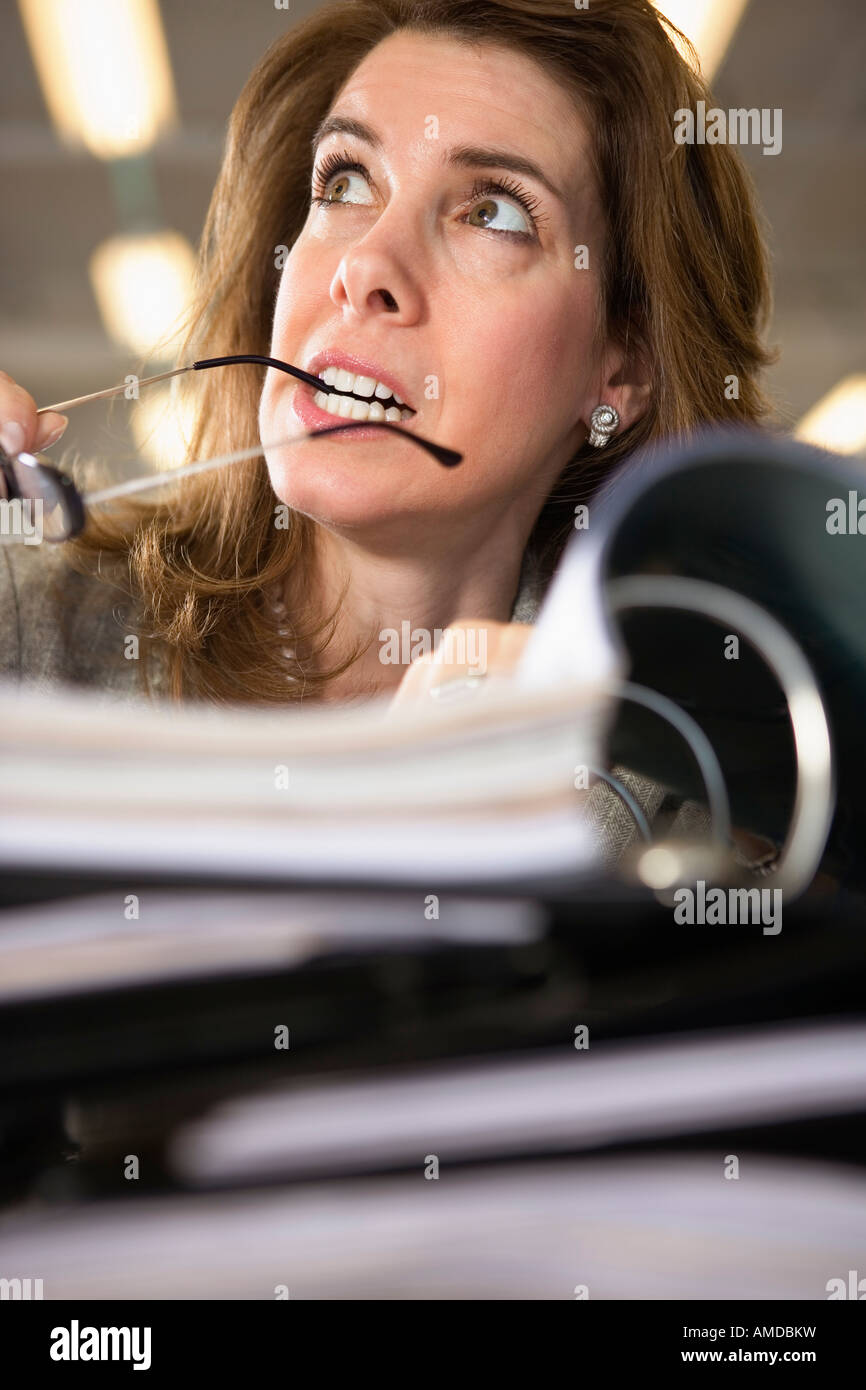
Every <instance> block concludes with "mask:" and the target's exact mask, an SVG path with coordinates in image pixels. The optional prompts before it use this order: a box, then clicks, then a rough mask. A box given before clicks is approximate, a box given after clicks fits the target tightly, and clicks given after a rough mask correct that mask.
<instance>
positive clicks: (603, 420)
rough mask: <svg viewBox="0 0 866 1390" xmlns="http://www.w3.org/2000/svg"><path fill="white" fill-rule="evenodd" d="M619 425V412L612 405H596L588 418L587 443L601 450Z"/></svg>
mask: <svg viewBox="0 0 866 1390" xmlns="http://www.w3.org/2000/svg"><path fill="white" fill-rule="evenodd" d="M618 425H619V411H618V410H615V409H614V407H613V406H612V405H597V406H596V407H595V410H594V411H593V412H592V414H591V415H590V417H589V442H590V444H591V445H592V446H593V448H594V449H603V448H604V446H605V444H606V443H607V441H608V440H609V439H610V437H611V435H612V434H613V433H614V432H615V430H616V428H617V426H618Z"/></svg>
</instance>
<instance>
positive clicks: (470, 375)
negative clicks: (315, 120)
mask: <svg viewBox="0 0 866 1390" xmlns="http://www.w3.org/2000/svg"><path fill="white" fill-rule="evenodd" d="M322 130H323V134H322V135H321V138H320V139H319V142H318V145H317V148H316V152H315V166H316V173H315V175H314V184H313V190H312V192H313V198H314V200H313V202H312V205H311V208H310V212H309V215H308V217H307V220H306V223H305V225H304V228H303V231H302V232H301V234H300V236H299V238H298V240H297V241H296V242H295V244H294V246H293V247H292V250H291V253H290V255H289V256H288V258H287V260H286V262H285V266H284V268H283V271H282V279H281V282H280V287H279V292H278V296H277V303H276V311H275V318H274V327H273V339H272V343H271V352H272V354H273V355H274V356H276V357H280V358H283V359H284V360H287V361H289V362H293V363H295V364H296V365H298V366H301V367H303V368H304V369H306V370H307V371H310V372H313V373H314V374H316V375H318V376H322V374H323V372H324V371H325V369H326V368H327V367H330V368H331V372H329V376H331V375H332V373H333V372H336V371H339V370H342V371H343V372H348V373H349V374H350V375H349V376H342V377H337V378H335V379H334V382H333V384H334V386H335V391H336V392H337V393H339V392H341V391H343V392H348V391H354V392H355V393H356V394H358V395H360V397H361V398H362V400H367V401H370V402H371V404H372V402H376V401H378V400H379V399H381V398H382V396H383V395H384V393H385V392H386V391H390V390H396V393H397V394H398V395H399V396H401V397H402V399H403V401H404V402H405V403H406V405H407V406H409V407H411V408H412V409H414V412H415V413H414V414H413V415H412V416H411V419H410V420H408V421H405V422H403V421H401V422H402V423H404V427H405V428H406V429H409V430H417V431H418V432H419V433H421V434H423V435H425V436H426V437H427V438H429V439H432V440H434V441H436V442H437V443H440V444H445V445H448V446H450V447H452V448H455V449H458V450H459V451H460V452H461V453H463V454H464V462H463V463H462V464H461V465H460V466H459V467H457V468H456V469H446V468H443V467H442V466H441V465H440V464H438V463H436V462H435V461H434V460H433V459H432V458H431V457H430V456H429V455H428V454H425V453H423V452H422V451H421V450H420V449H418V448H417V447H415V446H413V445H411V444H408V443H406V442H405V441H404V440H402V439H400V438H399V436H397V435H395V434H392V433H389V432H388V431H386V430H377V429H371V430H370V431H369V432H367V431H364V432H361V431H357V432H350V433H347V434H345V435H342V436H340V435H336V436H331V437H330V438H329V439H328V440H327V441H325V440H323V441H322V442H321V443H312V442H310V443H307V444H303V445H299V446H296V447H294V448H292V449H287V450H284V451H280V450H275V451H269V453H268V467H269V470H270V475H271V481H272V483H273V487H274V490H275V492H276V493H277V496H278V497H279V498H280V499H281V501H283V502H285V503H287V504H288V505H289V506H291V507H293V508H296V509H297V510H299V511H302V512H304V513H306V514H307V515H309V516H312V517H313V518H314V519H316V520H317V521H319V522H321V523H323V524H324V525H325V526H327V527H328V528H329V529H331V530H333V531H336V532H338V533H347V534H351V535H352V536H354V537H355V539H357V540H360V541H361V542H362V543H363V542H364V540H367V541H370V542H372V541H373V540H374V538H375V539H376V540H377V541H381V542H385V543H389V544H391V543H394V544H397V543H405V544H411V545H413V546H417V545H419V544H423V541H424V539H425V538H426V540H428V541H431V542H433V543H435V542H436V540H437V539H438V538H439V537H440V535H441V534H443V533H444V534H445V535H446V536H447V535H449V534H450V535H451V536H452V537H453V538H454V539H455V540H456V539H457V535H458V532H455V530H454V528H455V527H457V528H462V531H463V534H465V535H466V536H469V537H471V536H472V535H478V534H483V535H484V536H486V537H489V536H490V534H491V532H493V533H496V532H497V531H498V532H499V533H500V534H503V533H504V534H505V535H508V534H510V533H511V532H512V531H513V534H514V537H515V539H520V540H521V541H523V540H525V538H526V535H528V532H529V529H530V528H531V525H532V522H533V521H534V519H535V517H536V516H537V514H538V512H539V510H540V508H541V506H542V504H543V502H544V499H545V496H546V495H547V493H548V492H549V491H550V489H551V487H552V486H553V484H554V482H555V480H556V478H557V477H558V475H559V474H560V472H561V471H562V468H563V467H564V465H565V463H566V462H567V460H568V458H569V457H570V456H571V454H572V453H573V452H574V451H575V449H576V448H577V447H579V445H580V444H581V443H582V441H583V439H584V436H585V432H586V421H587V420H588V417H589V414H590V413H591V411H592V409H593V408H594V407H595V406H596V405H597V404H598V403H599V401H600V400H602V399H605V398H606V399H608V400H613V403H614V404H619V405H620V407H622V401H621V400H620V399H619V398H616V399H613V397H612V394H611V392H610V391H609V390H608V391H607V395H606V397H605V395H604V394H603V393H604V391H605V385H606V380H607V377H608V375H609V374H610V372H611V359H610V358H609V354H608V352H607V351H606V350H604V351H603V353H602V354H601V355H600V354H599V351H598V348H597V346H596V345H595V330H596V325H597V321H598V306H599V281H598V274H597V271H598V267H599V265H600V263H601V254H602V240H601V239H602V236H603V219H602V216H601V212H600V208H599V206H598V202H597V195H596V192H595V188H594V183H593V179H592V177H591V173H590V160H589V150H590V145H589V133H588V131H587V129H586V127H585V125H584V124H583V122H582V121H581V119H580V118H579V116H578V114H577V113H576V111H575V109H574V105H573V103H572V101H571V100H570V99H569V97H568V95H567V94H566V93H565V91H564V90H563V89H562V88H560V87H559V86H558V85H557V84H556V83H555V82H554V81H552V80H551V79H550V78H548V77H547V75H546V74H545V73H544V72H543V71H542V70H541V69H540V68H539V67H538V66H537V65H536V64H535V63H533V62H532V61H531V60H529V59H527V58H524V57H522V56H521V55H519V54H517V53H515V52H512V51H510V50H507V49H505V48H501V47H497V46H493V45H483V46H481V47H480V48H470V47H468V46H466V45H464V44H462V43H458V42H456V41H454V40H451V39H448V38H430V37H426V36H420V35H417V34H413V33H409V32H400V33H397V34H395V35H393V36H391V37H390V38H388V39H387V40H385V41H384V42H382V43H381V44H379V45H378V47H376V48H375V49H374V50H373V51H372V52H371V53H370V54H369V55H368V56H367V57H366V58H365V59H364V61H363V62H362V63H361V64H360V66H359V67H358V68H357V69H356V71H355V72H354V73H353V74H352V76H351V77H350V78H349V79H348V81H347V82H346V84H345V86H344V87H343V89H342V91H341V92H340V94H339V96H338V97H337V98H336V100H335V102H334V104H333V107H332V109H331V112H330V113H329V118H328V121H327V122H326V123H325V125H324V127H323V128H322ZM274 157H275V158H277V157H278V152H277V151H275V154H274ZM518 166H519V167H518ZM316 199H320V200H321V201H316ZM578 246H587V247H588V266H586V265H584V264H583V261H584V260H585V259H586V258H585V257H580V258H579V259H580V265H579V267H578V268H576V266H575V259H576V257H575V248H576V247H578ZM341 364H342V365H341ZM358 377H361V378H367V379H366V380H363V379H362V380H358V379H357V378H358ZM371 378H372V379H373V380H375V381H378V382H379V383H380V386H379V395H378V397H377V395H376V394H375V386H374V384H373V380H371ZM337 399H339V397H338V396H337ZM385 405H386V407H387V405H388V403H387V400H386V401H385ZM349 408H350V407H348V406H343V409H344V410H347V409H349ZM351 408H352V409H354V406H352V407H351ZM370 408H371V406H370V405H368V406H367V410H369V409H370ZM396 408H397V407H394V406H393V405H391V406H390V407H389V410H390V411H394V410H395V409H396ZM360 409H361V411H362V412H363V409H364V407H363V406H361V407H360ZM372 409H373V413H374V417H375V416H376V415H378V414H379V410H380V409H381V407H380V406H378V405H372ZM404 410H405V406H404V407H403V408H402V410H401V415H402V413H403V411H404ZM621 413H623V411H622V409H621ZM355 418H357V417H355ZM386 418H391V419H394V418H395V417H394V415H393V414H390V415H389V417H386ZM259 423H260V430H261V438H262V440H263V441H265V442H267V441H268V440H276V439H279V438H282V437H284V436H287V435H290V434H295V433H299V432H301V431H302V430H304V429H309V428H316V427H318V428H322V427H323V426H324V425H325V424H334V423H336V419H335V417H334V416H333V415H331V414H329V413H322V412H321V411H320V410H319V408H318V407H317V406H316V404H315V402H314V393H313V390H312V388H310V387H307V386H305V385H301V384H299V383H298V382H296V381H295V380H293V379H292V378H290V377H288V376H286V375H285V374H284V373H279V372H274V371H270V372H268V375H267V379H266V383H265V388H264V392H263V395H262V400H261V407H260V422H259ZM626 423H627V422H626Z"/></svg>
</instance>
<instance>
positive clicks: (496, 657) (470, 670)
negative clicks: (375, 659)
mask: <svg viewBox="0 0 866 1390" xmlns="http://www.w3.org/2000/svg"><path fill="white" fill-rule="evenodd" d="M531 632H532V627H531V626H530V625H529V624H528V623H492V622H486V621H484V620H480V621H474V622H459V623H452V624H451V626H450V627H447V628H446V629H445V631H444V632H443V634H442V639H441V641H440V642H439V645H438V646H437V648H436V650H435V651H432V652H430V653H428V655H426V656H419V657H417V658H416V659H415V661H413V662H412V664H411V666H410V667H409V669H408V670H407V672H406V674H405V676H404V677H403V679H402V680H401V682H400V684H399V686H398V687H397V693H396V695H395V696H394V699H393V700H392V702H391V707H392V708H393V707H394V705H400V706H404V705H407V704H410V703H412V702H413V701H420V702H423V703H426V704H430V705H432V704H433V703H434V697H433V696H431V691H433V690H441V691H442V694H441V697H440V698H442V699H443V700H444V699H445V698H447V696H448V695H449V694H450V693H451V690H452V689H453V690H454V693H455V694H457V693H459V694H461V695H462V694H463V693H464V690H462V689H459V688H458V686H457V684H456V682H458V681H462V680H468V684H467V685H466V687H465V693H466V694H467V695H470V694H471V693H472V691H471V681H472V678H473V677H475V678H478V677H480V678H481V680H482V682H484V681H487V680H489V679H491V678H492V677H496V676H507V675H510V674H511V672H512V671H513V670H514V668H515V666H516V665H517V662H518V661H519V660H520V657H521V655H522V653H523V649H524V647H525V646H526V643H527V640H528V638H529V636H530V633H531ZM452 681H453V682H455V684H454V686H453V687H452V686H451V685H450V682H452ZM446 686H447V687H448V688H447V689H446V688H445V687H446Z"/></svg>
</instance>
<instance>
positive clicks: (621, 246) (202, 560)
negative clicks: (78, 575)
mask: <svg viewBox="0 0 866 1390" xmlns="http://www.w3.org/2000/svg"><path fill="white" fill-rule="evenodd" d="M398 29H411V30H413V31H417V32H419V33H422V34H442V35H445V36H449V37H454V38H457V39H458V40H461V41H464V42H469V43H490V42H495V43H499V44H504V45H507V46H509V47H511V48H513V49H516V50H517V51H518V52H519V53H521V54H523V55H524V56H526V57H529V58H532V59H534V60H535V61H536V62H537V63H539V64H540V65H541V66H542V67H543V68H544V69H545V70H546V71H547V73H548V74H549V75H550V76H552V77H553V78H554V79H555V80H556V81H557V82H559V83H560V84H561V85H562V86H563V87H565V88H566V90H568V91H569V92H570V93H571V94H572V95H573V97H574V100H575V101H576V102H577V103H578V104H579V106H580V108H581V110H582V112H584V113H585V114H586V115H588V117H589V124H590V130H591V132H592V136H593V140H594V152H593V153H594V164H595V172H596V177H597V181H598V189H599V194H600V198H601V205H602V207H603V208H604V209H605V210H606V218H607V230H608V237H607V245H606V250H605V256H606V259H605V263H604V266H603V271H602V276H601V286H602V298H603V322H602V323H601V324H600V329H601V330H602V331H603V332H606V333H610V334H612V335H614V336H615V337H618V338H619V339H620V340H621V341H623V342H625V343H626V344H627V346H628V347H629V348H630V349H633V350H636V351H638V352H640V353H641V354H643V357H644V360H645V361H646V363H647V365H648V369H649V372H650V376H651V389H650V398H649V406H648V409H647V411H646V413H645V414H644V416H643V417H642V418H641V419H640V420H639V421H638V422H637V423H635V424H634V425H633V426H632V427H631V428H630V429H628V430H625V431H623V432H622V433H620V434H619V435H618V436H615V437H614V438H613V439H612V440H611V442H610V443H609V444H608V446H607V447H606V448H605V450H604V451H603V453H599V452H598V451H597V450H595V449H593V448H592V447H591V446H589V445H588V444H585V445H584V446H583V447H581V448H580V449H579V450H578V451H577V453H576V454H575V455H574V457H573V458H572V459H571V460H570V461H569V463H568V465H567V467H566V468H565V470H564V471H563V474H562V476H561V478H560V480H559V482H558V484H557V486H556V488H555V489H554V492H553V493H552V494H551V496H550V498H549V499H548V500H547V502H546V504H545V505H544V507H543V509H542V511H541V514H540V516H539V518H538V522H537V525H536V527H535V531H534V533H533V536H532V538H531V540H530V544H529V547H528V550H527V555H528V556H532V557H535V558H536V559H537V560H538V562H539V563H540V564H541V566H542V568H543V570H544V571H545V572H547V573H549V571H550V569H551V568H552V566H553V564H554V563H555V561H556V559H557V558H558V555H559V553H560V552H561V549H562V546H563V544H564V542H565V540H566V538H567V536H568V535H569V534H570V533H571V531H572V527H573V515H574V505H575V502H576V501H580V500H585V498H586V497H587V496H588V495H589V493H590V492H591V491H592V490H593V489H594V488H595V487H596V486H597V485H598V484H599V483H600V482H601V481H602V480H603V478H605V477H606V476H608V475H609V474H610V472H611V471H612V470H613V469H615V468H616V466H617V465H618V464H620V463H622V461H623V460H624V459H626V458H627V457H629V456H630V455H631V454H632V453H633V452H634V450H635V449H637V448H638V447H639V446H646V445H649V444H651V443H652V441H656V440H660V439H662V438H664V437H665V436H667V435H670V434H677V433H688V432H689V431H691V430H693V429H695V428H696V427H699V426H701V425H704V424H706V423H708V422H711V421H723V420H726V421H739V422H743V423H756V422H758V421H759V420H760V419H761V418H762V416H763V415H764V414H765V413H766V411H767V409H768V407H767V403H766V401H765V400H764V398H763V397H762V394H761V391H760V387H759V385H758V380H757V377H758V373H759V371H760V369H761V368H762V367H763V366H765V365H766V364H767V363H768V362H769V361H770V360H771V358H770V355H769V354H768V353H767V352H766V351H765V349H764V347H763V346H762V342H761V334H762V332H763V330H764V327H765V324H766V319H767V315H768V312H769V277H768V269H767V257H766V251H765V247H764V243H763V240H762V236H761V232H760V230H759V226H758V219H757V214H756V206H755V197H754V192H753V189H752V185H751V182H750V179H749V177H748V175H747V173H746V171H745V169H744V167H743V164H742V162H741V160H740V157H739V155H738V154H737V152H736V150H735V149H732V148H731V147H730V146H728V145H698V144H692V145H680V144H676V143H675V142H674V139H673V123H674V113H675V112H676V111H678V110H682V109H687V108H688V109H692V110H694V109H695V104H696V102H697V101H698V100H700V99H702V98H703V99H705V100H709V93H708V91H707V88H706V86H705V84H704V83H703V81H702V80H701V78H700V77H699V76H697V75H696V72H695V71H693V70H692V68H691V67H690V66H689V65H688V63H687V62H686V61H685V60H684V59H683V58H682V57H681V56H680V53H679V52H678V51H677V48H676V47H675V45H674V42H673V40H672V38H671V32H670V31H671V29H672V26H670V25H669V24H668V23H667V21H663V20H662V19H661V18H660V16H659V14H658V11H657V10H655V8H654V7H653V5H652V4H650V3H649V0H592V3H591V4H590V6H589V7H588V8H587V9H586V10H577V9H576V8H575V6H574V5H573V3H572V0H345V2H344V3H339V4H336V5H334V4H329V5H326V6H323V7H322V9H321V10H319V11H317V12H316V14H315V15H313V16H312V17H311V18H309V19H308V20H306V21H305V22H304V23H302V24H299V25H297V26H296V27H294V28H292V29H291V30H290V31H289V32H288V33H287V34H286V35H285V37H283V38H281V39H279V40H278V41H277V42H276V43H274V44H273V45H272V46H271V47H270V48H269V49H268V51H267V53H266V54H265V55H264V57H263V58H262V60H261V62H260V63H259V64H258V66H257V67H256V69H255V70H254V72H253V73H252V75H251V77H250V78H249V80H248V82H247V84H246V86H245V87H244V89H243V92H242V93H241V96H240V98H239V100H238V102H237V104H236V106H235V108H234V110H233V112H232V115H231V119H230V122H229V126H228V136H227V143H226V150H225V156H224V159H223V164H222V169H221V171H220V174H219V178H218V180H217V183H216V187H215V189H214V193H213V197H212V200H211V204H210V208H209V211H208V215H207V220H206V223H205V227H204V232H203V236H202V242H201V253H200V266H199V280H198V288H197V297H196V303H195V307H194V309H193V312H192V315H191V319H190V329H189V334H188V337H187V341H186V344H185V347H184V353H183V356H182V357H181V359H180V360H181V361H189V360H191V357H192V356H217V355H222V354H227V353H233V352H235V353H237V352H252V353H267V352H268V348H269V342H270V330H271V321H272V315H273V307H274V300H275V296H276V292H277V287H278V282H279V271H278V269H277V268H276V258H275V250H276V248H277V247H279V246H281V245H285V246H288V247H291V246H292V244H293V242H294V240H295V239H296V237H297V236H298V234H299V233H300V231H301V229H302V227H303V224H304V221H305V218H306V215H307V210H308V206H309V188H310V179H311V172H312V170H311V141H312V138H313V135H314V132H315V130H316V127H317V126H318V124H319V122H320V121H321V120H322V118H323V117H324V116H325V114H326V113H327V111H328V109H329V107H330V106H331V104H332V102H333V101H334V99H335V97H336V95H337V93H338V92H339V90H340V88H341V87H342V85H343V84H344V82H345V81H346V80H347V78H348V77H349V76H350V74H351V73H352V71H353V70H354V69H355V68H356V67H357V66H358V64H359V63H360V62H361V61H362V59H363V58H364V57H365V56H366V54H368V53H369V52H370V51H371V49H373V48H374V47H375V46H376V44H377V43H379V42H380V41H381V40H382V39H384V38H386V37H387V36H388V35H390V34H392V33H394V32H395V31H396V30H398ZM673 32H674V33H677V31H675V30H674V31H673ZM677 37H678V38H679V39H680V40H682V36H681V35H679V34H677ZM277 154H278V157H277ZM731 376H735V377H736V378H737V382H738V391H737V393H736V395H735V396H733V398H729V394H728V393H726V392H725V386H724V383H725V379H726V378H730V377H731ZM207 377H208V378H209V379H205V380H202V379H199V380H198V383H197V384H198V386H199V388H200V395H201V400H200V404H201V412H200V416H199V419H198V423H197V425H196V429H195V434H194V437H193V439H192V441H191V448H192V451H193V453H192V456H193V457H203V456H205V455H207V454H215V453H218V452H220V451H222V450H224V449H227V448H229V447H231V448H243V447H245V446H246V445H252V444H255V443H257V442H258V434H257V405H258V397H259V394H260V390H261V384H262V373H261V370H260V369H257V368H253V367H233V368H228V369H218V370H217V371H214V372H211V373H208V374H207ZM731 394H733V393H731ZM275 504H276V498H275V496H274V494H273V491H272V489H271V486H270V482H269V479H268V475H267V472H266V470H265V468H264V466H263V465H262V463H261V462H260V461H253V462H251V463H248V464H237V465H234V466H233V467H232V468H231V469H227V470H218V471H216V472H213V473H207V474H202V475H201V476H200V477H196V478H193V479H191V480H188V481H187V482H186V483H185V484H184V485H183V487H182V489H179V490H178V492H177V496H176V497H175V499H174V500H173V501H172V504H171V507H170V509H169V508H168V507H167V506H166V505H165V504H164V503H163V504H157V505H155V506H154V505H151V506H149V507H148V508H147V509H146V510H145V509H142V508H140V507H139V508H137V509H135V511H134V512H130V513H127V515H126V517H125V518H120V517H115V518H114V519H113V520H101V521H100V522H99V523H94V524H92V525H91V527H90V528H89V530H88V532H87V533H86V535H85V537H84V538H83V541H82V542H81V543H79V553H80V554H82V555H84V554H85V553H87V554H90V555H91V556H93V555H94V554H98V555H99V560H100V564H102V563H103V562H104V561H106V560H107V559H108V557H109V556H110V555H111V554H114V555H115V557H117V560H118V561H119V562H120V563H121V564H122V565H123V566H128V575H129V581H130V584H131V586H132V589H133V591H134V592H135V594H136V595H137V596H138V598H139V601H140V603H141V608H142V614H143V628H144V630H145V632H146V634H147V635H148V636H150V637H152V638H154V639H157V642H158V644H159V645H160V646H161V648H162V650H163V651H165V652H167V655H168V660H169V666H170V671H171V682H170V688H171V690H172V691H173V693H174V694H176V695H185V696H189V695H199V696H204V697H206V698H209V699H212V700H220V701H232V702H234V701H245V702H249V701H280V702H286V701H288V700H291V699H293V698H298V697H299V695H300V693H301V691H302V689H303V692H304V693H306V694H307V695H309V694H314V693H316V692H318V691H320V690H321V688H322V685H323V683H324V682H325V681H326V680H327V679H328V678H329V677H330V675H333V674H335V673H336V670H337V669H339V670H343V669H345V665H346V664H347V663H344V664H343V666H341V667H339V668H335V670H334V671H332V672H330V673H328V672H323V671H320V672H319V673H318V674H314V673H310V672H308V673H306V674H305V675H304V678H303V681H299V680H298V675H299V669H298V658H297V657H296V656H292V654H291V652H288V653H287V652H285V651H284V649H283V645H282V643H281V641H280V640H277V629H276V620H275V617H274V615H273V613H272V612H271V611H270V609H269V607H268V605H267V603H266V601H265V593H266V592H267V589H268V586H269V585H271V584H272V583H275V582H276V581H282V582H285V581H286V579H287V577H288V578H292V579H293V589H294V590H295V591H296V595H297V598H296V603H295V605H294V607H293V610H292V612H291V614H290V617H289V626H290V636H289V641H290V644H291V647H292V648H293V649H294V650H295V651H296V652H302V651H303V652H305V653H306V654H307V655H309V654H310V653H315V652H319V653H321V652H324V651H325V650H326V649H327V644H328V639H329V636H330V633H331V632H332V630H333V622H334V615H333V614H332V615H330V616H329V617H327V618H325V617H323V615H322V614H321V613H318V612H317V611H316V606H315V596H314V595H309V594H305V593H304V591H303V585H302V582H301V580H302V577H303V575H304V573H305V572H306V571H307V569H308V561H309V557H310V555H311V551H312V544H313V523H311V522H310V521H309V520H308V519H307V518H306V517H303V516H301V515H299V514H296V513H290V514H289V518H288V522H289V524H288V529H285V530H278V529H277V528H276V527H275V525H274V514H275ZM479 616H481V615H479Z"/></svg>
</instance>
